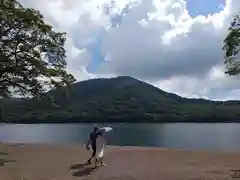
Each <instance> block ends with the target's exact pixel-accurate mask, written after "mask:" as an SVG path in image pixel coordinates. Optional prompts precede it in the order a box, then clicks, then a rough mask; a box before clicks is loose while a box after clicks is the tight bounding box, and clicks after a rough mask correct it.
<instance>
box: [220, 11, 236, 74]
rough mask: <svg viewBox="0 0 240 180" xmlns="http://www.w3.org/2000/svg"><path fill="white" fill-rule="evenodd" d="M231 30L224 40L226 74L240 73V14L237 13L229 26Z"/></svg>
mask: <svg viewBox="0 0 240 180" xmlns="http://www.w3.org/2000/svg"><path fill="white" fill-rule="evenodd" d="M229 30H230V32H229V34H228V35H227V37H226V38H225V40H224V47H223V50H225V65H226V68H227V71H226V74H229V75H236V74H239V73H240V56H239V51H240V14H237V15H236V16H235V17H234V19H233V22H232V24H231V26H230V28H229Z"/></svg>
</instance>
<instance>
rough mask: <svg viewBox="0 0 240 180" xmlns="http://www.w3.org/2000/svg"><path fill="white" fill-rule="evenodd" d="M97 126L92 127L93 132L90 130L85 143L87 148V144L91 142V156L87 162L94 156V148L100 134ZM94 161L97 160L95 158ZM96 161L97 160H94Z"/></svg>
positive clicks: (95, 148)
mask: <svg viewBox="0 0 240 180" xmlns="http://www.w3.org/2000/svg"><path fill="white" fill-rule="evenodd" d="M98 129H99V128H98V127H94V129H93V132H91V134H90V136H89V140H88V142H87V144H86V148H87V150H89V149H90V148H89V145H90V144H91V148H92V155H91V157H90V158H89V159H88V160H87V162H88V163H89V164H91V161H92V158H94V157H95V156H96V150H97V138H98V136H99V135H100V134H101V132H98ZM95 161H97V159H96V158H95ZM95 163H97V162H95Z"/></svg>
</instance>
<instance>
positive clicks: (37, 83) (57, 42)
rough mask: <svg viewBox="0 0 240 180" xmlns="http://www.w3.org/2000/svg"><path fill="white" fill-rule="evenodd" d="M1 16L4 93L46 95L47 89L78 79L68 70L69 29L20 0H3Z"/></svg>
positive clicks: (0, 80) (0, 78)
mask: <svg viewBox="0 0 240 180" xmlns="http://www.w3.org/2000/svg"><path fill="white" fill-rule="evenodd" d="M0 17H1V19H0V21H1V26H0V46H1V49H0V97H9V96H11V95H13V94H14V95H16V94H18V95H22V96H25V97H26V96H38V97H42V96H44V95H45V92H46V89H52V88H60V87H65V86H67V85H69V84H70V83H72V82H74V80H75V79H74V77H73V76H72V75H71V74H68V73H67V72H66V70H65V68H66V61H65V57H66V55H65V49H64V44H65V39H66V34H65V33H58V32H55V31H54V30H53V28H52V27H51V26H50V25H47V24H45V23H44V21H43V15H42V14H41V13H40V12H39V11H37V10H34V9H30V8H24V7H23V6H22V5H21V4H20V3H18V1H16V0H2V1H1V5H0Z"/></svg>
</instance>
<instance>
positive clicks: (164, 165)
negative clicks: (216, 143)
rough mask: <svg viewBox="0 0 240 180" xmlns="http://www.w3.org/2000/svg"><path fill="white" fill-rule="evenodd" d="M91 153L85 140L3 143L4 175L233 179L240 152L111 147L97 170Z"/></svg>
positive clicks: (52, 179)
mask: <svg viewBox="0 0 240 180" xmlns="http://www.w3.org/2000/svg"><path fill="white" fill-rule="evenodd" d="M89 154H90V152H87V151H86V150H85V148H84V147H83V146H80V145H45V144H34V145H30V144H4V143H1V144H0V180H76V179H87V180H155V179H156V180H175V179H176V180H203V179H204V180H210V179H211V180H213V179H214V180H216V179H219V180H228V179H238V178H237V177H236V175H234V174H236V173H234V172H233V171H238V170H239V169H240V153H217V152H197V151H186V150H173V149H161V148H140V147H111V146H109V147H108V148H107V150H106V153H105V162H106V164H107V165H108V166H107V167H101V168H98V169H94V168H93V166H91V165H86V164H85V163H84V161H85V160H86V159H87V158H88V156H89ZM232 176H235V177H232ZM239 179H240V178H239Z"/></svg>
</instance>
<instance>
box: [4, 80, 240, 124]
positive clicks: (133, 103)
mask: <svg viewBox="0 0 240 180" xmlns="http://www.w3.org/2000/svg"><path fill="white" fill-rule="evenodd" d="M49 94H50V95H52V96H53V97H54V99H55V101H56V103H57V104H58V105H59V107H54V106H52V105H51V104H50V103H49V102H46V101H43V100H38V101H37V100H32V99H31V100H23V101H19V102H16V103H10V105H8V106H5V107H4V109H3V110H2V111H4V112H5V113H3V114H4V116H3V117H2V120H1V121H2V122H5V121H7V122H13V123H21V122H24V123H28V122H29V123H30V122H33V123H37V122H64V123H67V122H238V121H239V122H240V101H211V100H206V99H194V98H184V97H181V96H179V95H176V94H174V93H168V92H165V91H163V90H161V89H159V88H157V87H155V86H153V85H150V84H148V83H146V82H143V81H140V80H138V79H135V78H132V77H128V76H119V77H115V78H99V79H91V80H86V81H81V82H77V83H74V84H73V85H72V86H71V90H70V93H69V96H68V97H65V96H63V94H62V93H61V92H60V91H57V90H52V91H50V92H49Z"/></svg>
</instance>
